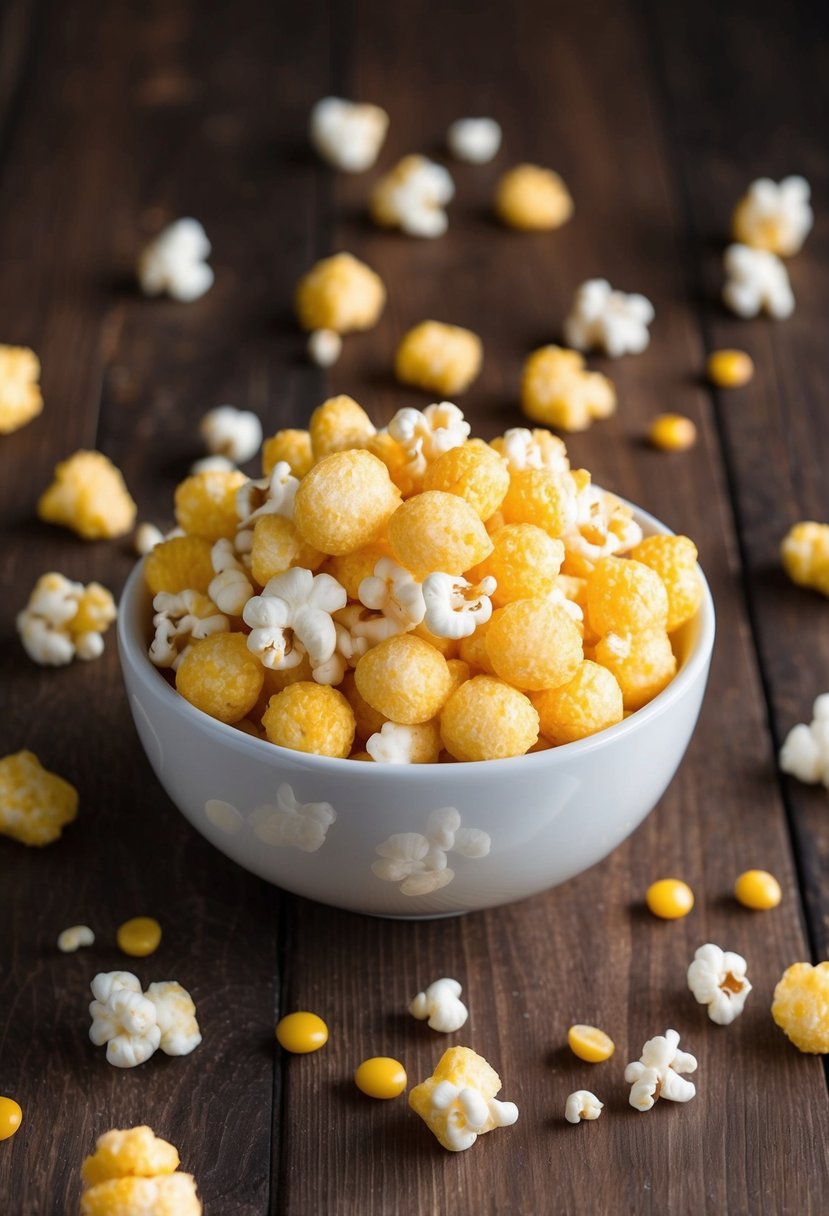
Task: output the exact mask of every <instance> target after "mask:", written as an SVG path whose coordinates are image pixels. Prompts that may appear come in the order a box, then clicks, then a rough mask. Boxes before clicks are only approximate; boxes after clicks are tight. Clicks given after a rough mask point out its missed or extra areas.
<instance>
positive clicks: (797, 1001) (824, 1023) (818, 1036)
mask: <svg viewBox="0 0 829 1216" xmlns="http://www.w3.org/2000/svg"><path fill="white" fill-rule="evenodd" d="M771 1016H772V1017H773V1018H774V1020H775V1022H776V1023H777V1025H778V1026H779V1027H780V1029H781V1030H782V1031H783V1032H784V1034H785V1035H786V1036H787V1037H788V1038H789V1039H791V1041H792V1042H793V1043H794V1045H795V1047H796V1048H797V1049H798V1051H806V1052H810V1053H812V1054H814V1055H824V1054H826V1053H829V962H826V963H818V965H817V966H816V967H812V966H811V965H810V964H809V963H793V964H792V966H791V967H787V968H786V970H785V971H784V972H783V975H782V977H781V979H780V980H779V982H778V984H777V987H776V988H775V990H774V1000H773V1002H772V1006H771Z"/></svg>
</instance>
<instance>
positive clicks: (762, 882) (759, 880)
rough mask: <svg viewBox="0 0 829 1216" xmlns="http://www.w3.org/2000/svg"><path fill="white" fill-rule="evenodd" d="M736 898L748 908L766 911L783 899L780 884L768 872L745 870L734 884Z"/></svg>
mask: <svg viewBox="0 0 829 1216" xmlns="http://www.w3.org/2000/svg"><path fill="white" fill-rule="evenodd" d="M734 898H735V899H736V900H738V902H739V903H741V904H743V906H744V907H746V908H754V909H755V910H757V911H758V912H759V911H765V910H766V909H768V908H776V907H777V905H778V904H779V903H780V900H781V899H782V898H783V893H782V891H781V890H780V883H779V882H778V881H777V879H776V878H775V877H774V875H773V874H769V872H768V870H745V871H744V872H743V873H742V874H741V875H740V876H739V878H738V879H737V881H736V882H735V884H734Z"/></svg>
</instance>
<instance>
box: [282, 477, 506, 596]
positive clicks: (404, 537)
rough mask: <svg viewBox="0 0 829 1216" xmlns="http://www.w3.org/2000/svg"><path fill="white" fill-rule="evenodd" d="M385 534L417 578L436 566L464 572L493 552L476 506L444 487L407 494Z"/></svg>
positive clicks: (440, 568)
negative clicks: (407, 496) (448, 492)
mask: <svg viewBox="0 0 829 1216" xmlns="http://www.w3.org/2000/svg"><path fill="white" fill-rule="evenodd" d="M297 497H299V495H297ZM388 538H389V544H390V545H391V549H392V553H393V554H394V556H395V557H396V558H397V560H398V561H399V562H400V564H401V566H405V568H406V569H407V570H411V572H412V574H414V575H415V577H416V578H425V577H426V576H427V575H428V574H431V573H432V572H433V571H435V570H441V571H444V572H445V573H446V574H463V572H464V571H465V570H468V569H469V568H470V566H475V565H477V564H478V562H481V561H483V559H484V558H485V557H487V556H488V555H489V554H490V553H491V552H492V541H491V540H490V538H489V536H488V535H487V531H486V528H485V527H484V525H483V523H482V522H481V518H480V516H479V515H478V513H477V512H476V511H475V509H474V508H473V507H471V506H470V505H469V503H468V502H467V501H466V499H465V498H460V497H458V495H456V494H447V493H446V492H445V491H443V490H425V491H424V492H423V493H422V494H416V495H415V496H414V497H413V498H408V499H407V500H406V501H405V502H404V503H403V504H402V505H401V506H400V507H398V509H397V510H396V511H395V513H394V514H393V515H392V517H391V519H390V520H389V525H388Z"/></svg>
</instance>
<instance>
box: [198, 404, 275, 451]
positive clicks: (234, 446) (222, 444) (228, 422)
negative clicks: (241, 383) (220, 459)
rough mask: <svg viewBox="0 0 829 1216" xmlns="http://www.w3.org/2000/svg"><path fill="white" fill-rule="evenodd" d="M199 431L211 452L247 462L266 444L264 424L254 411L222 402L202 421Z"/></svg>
mask: <svg viewBox="0 0 829 1216" xmlns="http://www.w3.org/2000/svg"><path fill="white" fill-rule="evenodd" d="M199 433H200V435H201V437H202V439H203V440H204V442H205V445H206V447H207V450H208V452H211V453H212V454H213V455H214V456H226V457H227V459H228V460H231V461H232V462H233V463H234V464H244V463H245V461H246V460H250V458H251V456H255V455H256V453H257V452H258V451H259V448H260V447H261V446H262V423H261V422H260V421H259V419H258V418H257V416H256V414H254V413H252V411H251V410H237V409H236V408H235V406H232V405H220V406H218V407H217V408H216V409H214V410H209V411H208V412H207V413H206V414H205V415H204V417H203V418H202V420H201V422H200V423H199Z"/></svg>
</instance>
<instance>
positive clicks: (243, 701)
mask: <svg viewBox="0 0 829 1216" xmlns="http://www.w3.org/2000/svg"><path fill="white" fill-rule="evenodd" d="M264 679H265V676H264V669H263V667H262V665H261V663H260V662H259V661H258V659H256V657H255V656H254V655H252V654H251V652H250V651H249V650H248V647H247V641H246V638H245V635H244V634H242V633H214V634H212V635H211V636H210V637H207V638H204V639H202V640H201V641H198V642H194V643H193V644H192V646H190V648H189V649H188V650H187V652H186V653H185V654H184V655H183V657H182V660H181V662H180V663H179V665H178V669H177V670H176V688H177V689H178V691H179V692H180V693H181V695H182V696H183V697H184V698H185V700H187V701H189V702H190V704H191V705H195V706H196V708H197V709H201V710H202V711H203V712H204V713H206V714H209V715H210V717H211V718H218V720H219V721H220V722H228V723H232V722H239V721H240V720H241V719H242V718H246V717H247V715H248V714H249V713H250V711H251V710H252V709H253V707H254V705H255V704H256V702H257V699H258V697H259V693H260V691H261V688H262V684H263V681H264Z"/></svg>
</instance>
